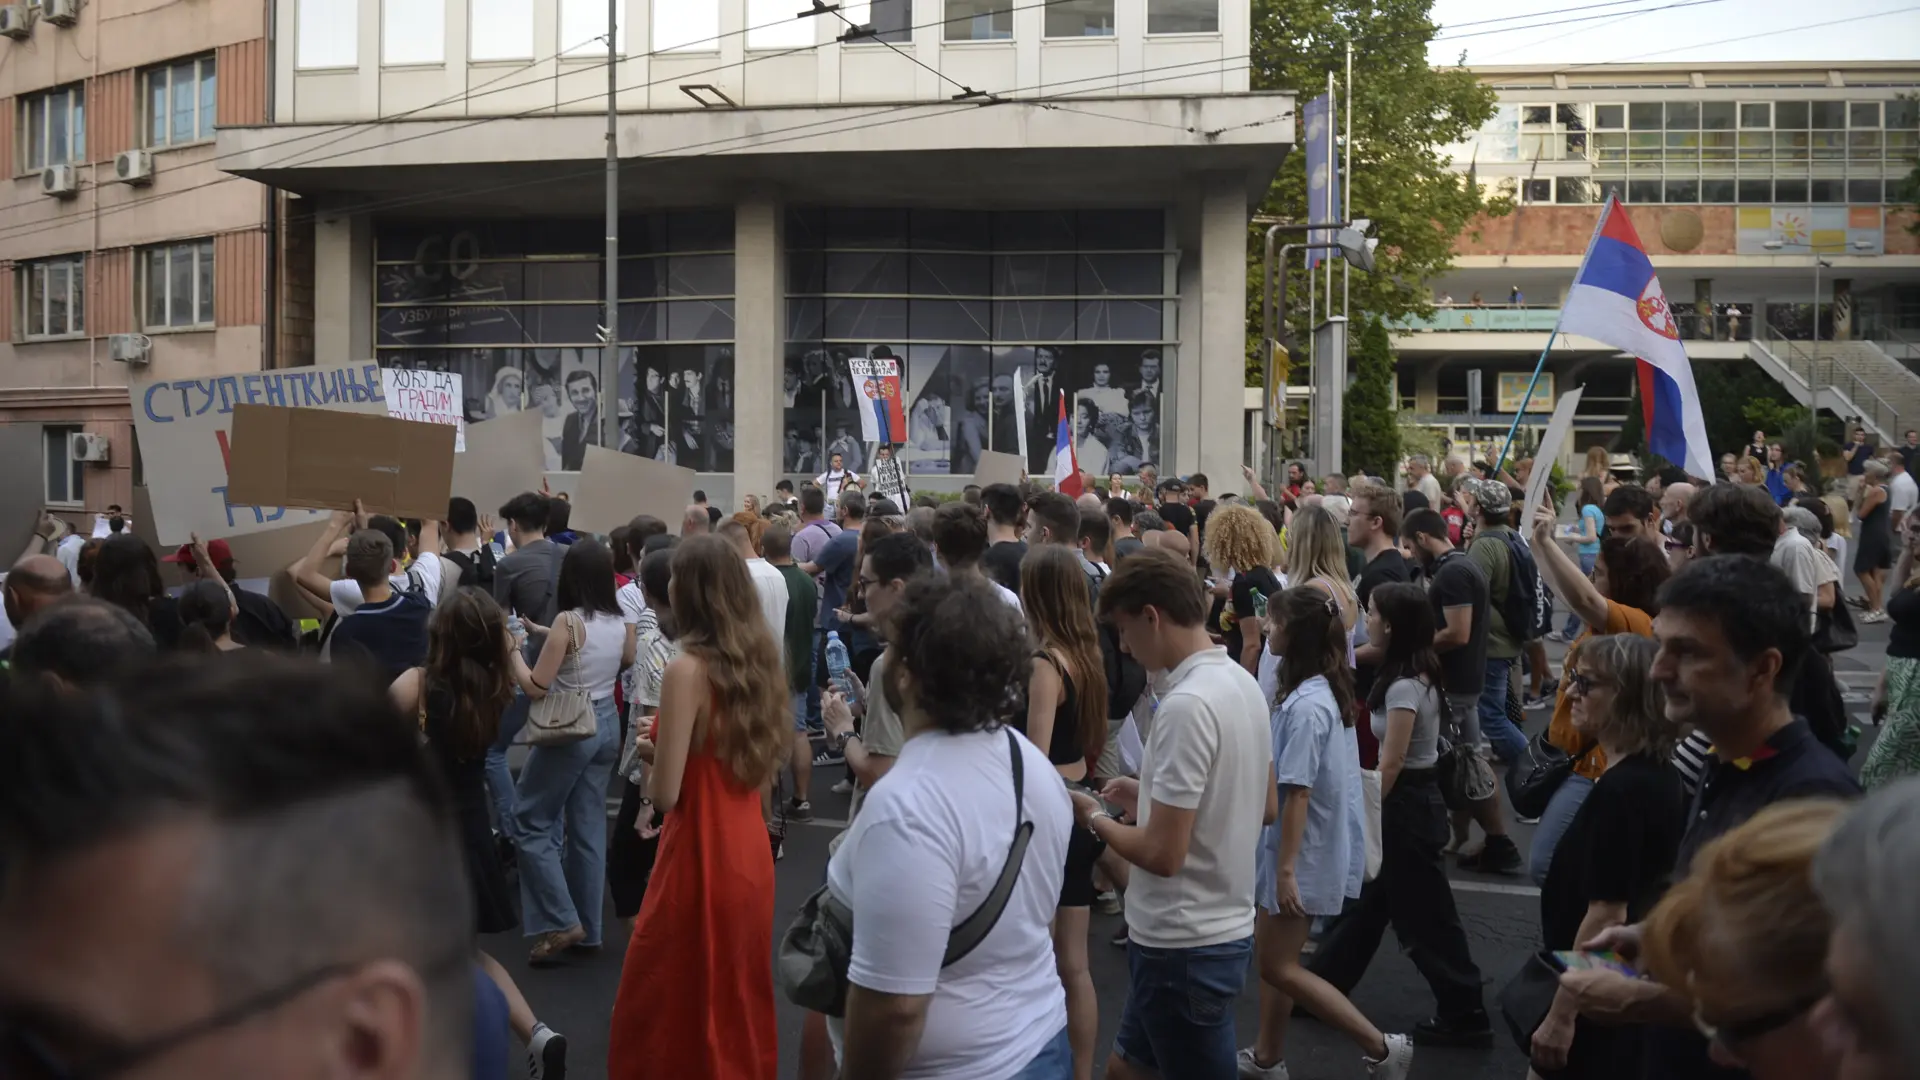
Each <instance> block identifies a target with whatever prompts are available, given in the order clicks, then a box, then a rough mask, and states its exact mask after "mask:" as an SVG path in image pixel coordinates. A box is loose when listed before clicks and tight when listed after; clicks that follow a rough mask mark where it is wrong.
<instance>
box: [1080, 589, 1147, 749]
mask: <svg viewBox="0 0 1920 1080" xmlns="http://www.w3.org/2000/svg"><path fill="white" fill-rule="evenodd" d="M1106 580H1107V577H1106V575H1105V574H1103V573H1098V572H1095V571H1088V573H1087V600H1088V602H1089V603H1091V604H1092V605H1093V607H1094V610H1096V611H1098V610H1099V609H1100V587H1101V586H1102V585H1104V584H1106ZM1094 625H1095V626H1096V627H1098V628H1099V632H1100V660H1101V662H1102V664H1103V665H1104V666H1105V667H1106V669H1107V719H1109V720H1120V719H1123V718H1125V717H1126V716H1127V715H1128V714H1129V713H1131V712H1133V707H1134V705H1135V704H1136V703H1137V702H1139V700H1140V695H1141V694H1144V693H1146V692H1147V669H1146V668H1144V667H1141V666H1140V661H1138V660H1135V659H1134V658H1133V657H1132V656H1131V655H1129V654H1128V653H1126V652H1125V651H1123V650H1122V649H1121V648H1120V631H1118V630H1116V629H1114V626H1113V624H1112V623H1110V622H1108V621H1106V620H1104V619H1096V620H1095V621H1094Z"/></svg>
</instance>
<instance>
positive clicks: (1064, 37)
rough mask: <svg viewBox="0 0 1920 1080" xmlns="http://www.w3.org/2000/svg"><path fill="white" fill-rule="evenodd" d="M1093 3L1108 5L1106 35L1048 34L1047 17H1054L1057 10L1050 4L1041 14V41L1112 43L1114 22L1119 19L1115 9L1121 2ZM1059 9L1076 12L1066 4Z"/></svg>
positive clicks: (1099, 0)
mask: <svg viewBox="0 0 1920 1080" xmlns="http://www.w3.org/2000/svg"><path fill="white" fill-rule="evenodd" d="M1093 2H1095V3H1104V4H1105V5H1106V8H1107V32H1106V33H1104V34H1054V33H1050V32H1048V30H1047V16H1049V15H1052V14H1053V13H1054V10H1055V6H1054V5H1051V4H1050V5H1049V6H1048V7H1047V9H1046V10H1045V11H1043V12H1041V15H1040V40H1042V41H1112V40H1113V38H1114V26H1113V20H1114V19H1115V18H1117V17H1118V16H1117V15H1116V12H1115V9H1116V8H1118V7H1119V0H1093ZM1058 7H1059V8H1060V10H1062V11H1068V12H1070V11H1072V10H1075V9H1073V8H1071V7H1070V6H1069V5H1067V4H1065V3H1060V4H1059V5H1058Z"/></svg>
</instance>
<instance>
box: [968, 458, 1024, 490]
mask: <svg viewBox="0 0 1920 1080" xmlns="http://www.w3.org/2000/svg"><path fill="white" fill-rule="evenodd" d="M1026 471H1027V464H1026V461H1025V460H1024V459H1022V458H1021V457H1020V455H1019V454H1002V453H1000V452H999V451H996V450H987V451H985V452H983V453H981V455H980V464H978V465H976V466H974V469H973V482H974V483H976V484H979V485H980V486H981V487H986V486H987V485H988V484H1012V485H1014V486H1015V487H1018V486H1019V485H1020V477H1021V476H1022V475H1024V474H1025V473H1026Z"/></svg>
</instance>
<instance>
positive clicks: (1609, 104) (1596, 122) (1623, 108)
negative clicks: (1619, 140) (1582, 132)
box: [1587, 101, 1628, 132]
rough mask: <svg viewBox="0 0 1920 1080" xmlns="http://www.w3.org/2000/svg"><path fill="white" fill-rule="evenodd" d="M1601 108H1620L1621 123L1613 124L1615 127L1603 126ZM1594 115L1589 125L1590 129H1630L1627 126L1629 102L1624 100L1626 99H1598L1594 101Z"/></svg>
mask: <svg viewBox="0 0 1920 1080" xmlns="http://www.w3.org/2000/svg"><path fill="white" fill-rule="evenodd" d="M1601 109H1619V110H1620V123H1619V124H1618V125H1615V126H1613V127H1602V126H1601V124H1600V110H1601ZM1592 116H1593V120H1592V122H1591V123H1589V124H1588V125H1587V127H1588V129H1589V130H1592V131H1622V132H1624V131H1626V130H1628V128H1627V103H1626V102H1624V101H1596V102H1593V110H1592Z"/></svg>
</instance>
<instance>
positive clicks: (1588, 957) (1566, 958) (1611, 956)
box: [1553, 949, 1640, 979]
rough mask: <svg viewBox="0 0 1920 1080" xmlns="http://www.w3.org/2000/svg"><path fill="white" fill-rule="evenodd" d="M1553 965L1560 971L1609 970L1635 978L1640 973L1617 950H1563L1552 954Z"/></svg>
mask: <svg viewBox="0 0 1920 1080" xmlns="http://www.w3.org/2000/svg"><path fill="white" fill-rule="evenodd" d="M1553 962H1554V966H1556V967H1558V968H1559V969H1560V970H1561V971H1611V972H1615V973H1617V974H1620V975H1625V976H1626V977H1627V978H1629V979H1637V978H1639V977H1640V973H1639V972H1638V971H1635V970H1634V967H1633V965H1632V964H1629V963H1627V961H1626V960H1625V959H1624V958H1623V957H1621V955H1620V954H1619V953H1617V952H1581V951H1579V950H1577V949H1576V950H1565V951H1560V952H1555V953H1554V954H1553Z"/></svg>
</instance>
